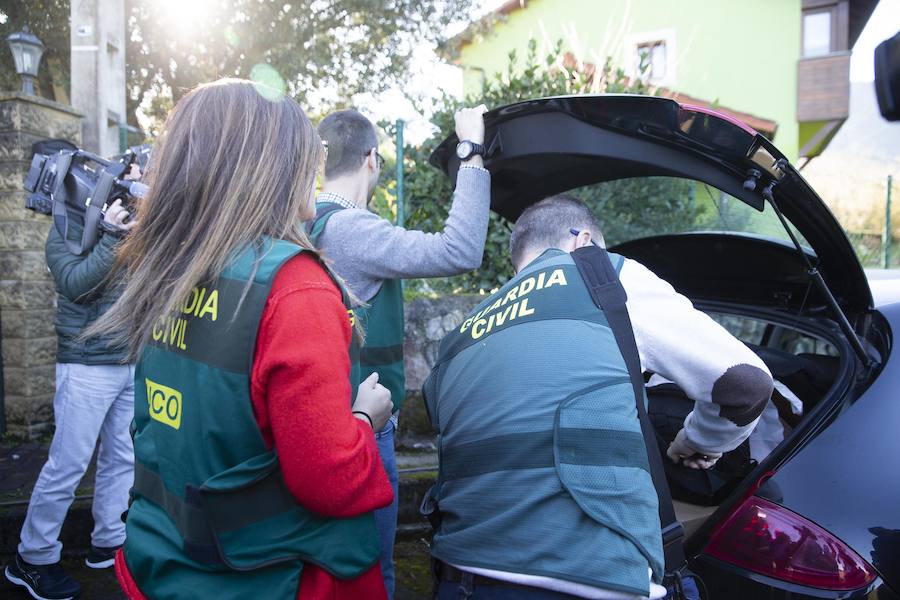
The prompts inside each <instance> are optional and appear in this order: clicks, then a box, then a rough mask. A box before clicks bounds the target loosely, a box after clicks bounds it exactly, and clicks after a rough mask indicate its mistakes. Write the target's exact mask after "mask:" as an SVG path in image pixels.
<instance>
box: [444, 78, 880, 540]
mask: <svg viewBox="0 0 900 600" xmlns="http://www.w3.org/2000/svg"><path fill="white" fill-rule="evenodd" d="M485 128H486V137H485V145H486V148H487V151H486V154H485V166H486V168H488V170H490V172H491V180H492V183H491V186H492V187H491V207H492V209H493V210H494V211H495V212H496V213H498V214H499V215H501V216H502V217H505V218H507V219H509V220H510V221H515V220H516V219H517V218H518V216H519V215H520V214H521V213H522V211H523V210H525V209H526V208H527V207H528V206H530V205H531V204H533V203H535V202H537V201H539V200H541V199H543V198H545V197H547V196H550V195H554V194H558V193H563V192H566V193H572V194H574V195H576V196H577V197H579V198H581V199H583V200H585V201H588V203H589V204H590V205H592V206H594V207H596V210H597V214H598V216H599V217H600V220H601V224H602V227H603V229H604V231H603V234H604V236H605V237H606V242H607V245H608V246H609V248H610V250H611V251H613V252H617V253H619V254H623V255H625V256H627V257H630V258H633V259H635V260H637V261H639V262H641V263H643V264H644V265H645V266H647V267H648V268H649V269H651V270H652V271H654V272H655V273H656V274H657V275H659V276H660V277H661V278H663V279H665V280H667V281H668V282H669V283H671V284H672V285H673V286H674V287H675V288H676V290H678V291H680V292H681V293H682V294H684V295H685V296H687V297H688V298H690V299H691V300H692V301H693V302H694V304H695V306H696V307H697V308H699V309H700V310H704V311H706V312H707V313H709V314H711V316H713V318H714V319H716V320H717V321H719V322H720V323H721V324H722V325H723V326H724V327H725V328H726V329H728V330H729V331H731V333H732V334H734V335H735V336H736V337H737V338H738V339H741V340H742V341H744V342H745V343H747V344H748V345H749V346H750V347H751V348H753V349H754V351H756V352H757V354H758V355H759V356H760V357H761V358H762V359H763V361H764V362H765V363H766V364H767V365H768V366H769V369H770V370H771V371H772V373H773V375H774V377H775V379H776V380H778V381H779V383H780V384H782V385H783V386H784V388H785V389H786V390H788V393H790V394H791V395H793V396H794V397H795V399H796V400H797V401H798V402H799V404H800V411H799V412H800V413H801V414H793V413H791V412H790V410H788V412H785V411H784V410H783V407H782V409H781V410H776V414H775V415H774V421H773V422H774V424H775V426H774V429H773V428H770V431H773V430H774V431H776V433H777V428H778V427H781V436H782V437H783V440H781V441H780V443H779V441H778V440H777V439H776V440H775V443H774V444H773V443H771V442H772V440H770V443H769V445H768V447H767V448H766V451H765V455H761V454H759V453H757V456H756V459H757V460H758V462H754V463H750V464H747V465H744V468H742V469H739V470H738V472H737V473H736V474H732V476H731V478H730V479H729V481H728V482H727V485H726V486H724V487H720V488H717V489H715V490H712V492H711V493H710V494H707V495H706V496H703V495H700V496H698V495H696V494H694V495H691V494H684V493H682V492H683V491H684V490H681V491H679V490H678V487H679V486H678V485H677V484H678V481H677V478H678V477H682V476H684V474H681V475H679V474H678V473H676V472H675V471H673V470H670V471H669V472H668V473H667V479H668V481H669V483H670V487H672V488H673V496H674V499H675V508H676V511H677V516H678V518H679V520H680V521H681V522H682V524H683V526H684V529H685V531H686V534H687V535H686V536H685V548H686V550H687V553H688V555H689V556H696V555H697V554H699V553H700V551H701V550H702V547H703V543H704V541H705V540H706V539H708V537H709V533H710V529H711V528H712V527H713V526H714V525H715V524H716V523H717V522H720V521H722V520H723V519H724V518H725V517H726V516H727V514H728V511H729V510H731V509H732V508H733V507H734V506H735V505H736V504H738V503H739V502H740V501H741V500H742V499H743V498H744V497H746V496H747V495H748V494H752V493H754V492H755V491H757V488H758V487H759V484H760V483H761V481H762V480H763V479H765V477H766V476H767V475H768V474H770V471H774V470H778V469H782V468H783V467H784V465H785V464H786V463H788V462H789V460H790V459H792V458H793V457H794V456H795V455H796V454H797V453H798V452H802V448H803V447H804V445H806V444H808V443H809V441H810V440H813V439H814V438H815V437H816V436H817V435H819V434H820V433H821V432H822V431H823V430H824V429H825V427H827V426H828V423H829V422H830V421H831V420H833V419H834V418H835V416H836V413H837V412H838V411H839V409H840V405H841V404H842V403H846V401H847V399H848V398H849V397H850V396H851V395H852V394H851V393H850V391H851V389H852V390H853V393H854V394H855V393H857V392H858V390H859V389H860V388H861V387H864V385H865V384H866V383H867V381H868V380H869V379H871V378H869V379H867V380H866V381H862V379H861V378H859V377H857V375H858V374H859V373H861V372H862V371H864V370H865V369H867V368H868V367H869V366H870V364H871V363H872V362H873V359H874V360H875V361H877V358H878V357H877V356H874V354H877V352H874V351H873V349H872V346H871V345H869V344H861V343H860V342H859V338H862V339H863V340H865V339H866V338H867V336H869V335H870V334H871V332H872V326H871V325H872V308H873V302H872V296H871V293H870V290H869V286H868V283H867V281H866V277H865V274H864V272H863V270H862V267H861V266H860V264H859V261H858V259H857V258H856V255H855V253H854V251H853V248H852V246H851V244H850V242H849V240H848V239H847V237H846V235H845V234H844V232H843V229H842V228H841V227H840V225H839V224H838V223H837V221H836V220H835V219H834V217H833V215H832V214H831V213H830V211H829V210H828V208H827V207H826V206H825V205H824V203H823V202H822V200H821V199H820V198H819V197H818V196H817V195H816V193H815V192H814V191H813V190H812V188H810V186H809V185H808V184H807V183H806V182H805V181H804V180H803V178H802V176H801V175H800V174H799V173H798V172H797V170H796V169H795V168H794V167H793V166H791V165H790V164H789V162H788V161H787V160H786V158H785V157H784V155H783V154H781V153H780V152H779V151H778V150H777V149H776V148H775V147H774V146H773V145H772V144H771V143H770V142H769V141H768V140H767V139H765V138H764V137H763V136H761V135H760V134H758V133H757V132H755V131H753V130H752V129H750V128H749V127H747V126H746V125H744V124H742V123H740V122H737V121H735V120H734V119H731V118H729V117H726V116H724V115H720V114H717V113H715V112H713V111H710V110H708V109H700V108H697V107H690V106H682V105H679V104H678V103H677V102H675V101H673V100H669V99H664V98H652V97H642V96H625V95H602V96H571V97H556V98H542V99H537V100H530V101H525V102H520V103H517V104H513V105H510V106H505V107H502V108H499V109H496V110H493V111H491V112H489V113H487V115H486V116H485ZM457 142H458V140H457V139H456V137H455V136H450V137H449V138H448V139H447V140H445V141H444V143H442V144H441V145H440V146H439V147H438V149H437V150H436V151H435V152H434V154H433V155H432V157H431V160H432V163H433V164H434V165H435V166H437V167H439V168H441V169H442V170H444V172H445V173H447V175H448V176H449V177H450V178H451V179H455V177H456V172H457V170H458V165H459V161H458V159H457V158H456V156H455V154H454V152H453V149H454V148H455V146H456V143H457ZM660 179H661V180H663V182H662V184H660V183H659V181H657V180H660ZM640 180H644V181H646V182H647V185H646V186H644V187H643V188H641V187H640V186H638V187H632V188H631V192H633V193H632V194H631V195H630V196H629V195H628V194H625V193H624V192H623V190H626V189H627V188H628V185H629V182H632V181H640ZM673 182H688V183H687V184H683V185H681V186H680V187H679V185H678V184H673ZM604 186H606V187H608V188H609V189H605V188H604ZM672 189H678V190H679V191H678V192H677V193H674V194H673V193H671V190H672ZM642 190H643V191H642ZM699 200H704V201H706V202H707V205H708V208H707V209H697V207H696V206H695V205H694V202H695V201H699ZM735 207H738V208H740V209H741V210H742V211H743V212H744V213H750V214H740V215H738V216H739V217H740V218H732V217H734V216H735V210H734V209H735ZM629 208H631V209H633V213H634V215H635V216H634V217H633V218H632V217H630V216H629V215H628V214H627V209H629ZM670 213H672V214H689V216H690V218H691V219H693V220H692V221H691V222H692V226H691V227H689V228H683V227H682V228H679V227H673V226H672V223H671V219H668V218H667V217H668V216H669V214H670ZM604 219H606V220H604ZM766 219H768V225H766V227H763V228H754V227H753V226H754V225H757V224H759V223H761V222H762V221H765V220H766ZM642 224H643V225H644V227H640V225H642ZM710 224H712V226H709V225H710ZM773 224H774V225H773ZM634 225H637V227H634ZM872 372H873V371H872V370H869V373H872ZM651 396H652V394H651ZM688 410H689V409H688ZM677 418H678V417H676V419H677ZM681 418H682V420H681V422H683V417H681ZM660 430H661V427H657V433H660V434H661V435H662V432H661V431H660ZM660 445H661V446H662V448H665V447H666V446H667V444H666V443H665V440H663V441H661V443H660ZM720 462H723V461H720ZM695 491H696V490H695ZM775 501H777V500H775ZM786 506H788V507H789V508H790V503H786ZM866 543H868V542H866ZM864 549H865V548H864V544H863V545H860V546H859V550H858V551H859V552H863V551H864Z"/></svg>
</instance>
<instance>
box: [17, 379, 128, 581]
mask: <svg viewBox="0 0 900 600" xmlns="http://www.w3.org/2000/svg"><path fill="white" fill-rule="evenodd" d="M132 418H134V365H82V364H77V363H57V364H56V396H54V398H53V420H54V422H55V423H56V431H55V432H54V433H53V442H52V443H51V444H50V454H49V456H48V457H47V462H46V463H44V467H43V468H42V469H41V474H40V475H39V476H38V480H37V483H35V484H34V491H32V492H31V500H30V501H29V503H28V513H27V515H26V516H25V523H24V524H23V525H22V534H21V538H20V541H19V548H18V550H19V554H21V555H22V558H23V559H24V560H25V561H26V562H29V563H31V564H33V565H49V564H53V563H57V562H59V558H60V553H61V552H62V544H61V543H60V541H59V532H60V530H61V529H62V525H63V521H64V520H65V518H66V513H67V512H68V510H69V506H70V505H71V504H72V500H73V499H74V498H75V489H76V488H77V487H78V483H79V482H80V481H81V478H82V477H83V476H84V472H85V470H87V467H88V464H89V463H90V462H91V456H93V454H94V447H95V446H96V445H97V440H98V439H99V440H100V450H99V451H98V453H97V474H96V475H95V476H94V502H93V505H92V512H93V515H94V530H93V531H92V532H91V543H92V544H93V545H95V546H100V547H102V548H109V547H112V546H118V545H120V544H122V542H124V541H125V523H123V522H122V519H121V516H122V513H123V512H125V510H126V509H127V508H128V490H129V489H131V485H132V482H133V480H134V449H133V448H132V445H131V435H129V433H128V426H129V425H130V424H131V419H132Z"/></svg>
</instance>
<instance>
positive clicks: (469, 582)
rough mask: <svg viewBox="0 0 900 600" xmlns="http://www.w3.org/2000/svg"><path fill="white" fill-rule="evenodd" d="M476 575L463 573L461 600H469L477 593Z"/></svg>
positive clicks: (460, 585) (460, 583) (460, 579)
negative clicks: (475, 587) (475, 586)
mask: <svg viewBox="0 0 900 600" xmlns="http://www.w3.org/2000/svg"><path fill="white" fill-rule="evenodd" d="M474 580H475V575H473V574H472V573H469V572H468V571H462V572H461V577H460V578H459V600H469V598H471V597H472V594H474V593H475V590H474V586H473V582H474Z"/></svg>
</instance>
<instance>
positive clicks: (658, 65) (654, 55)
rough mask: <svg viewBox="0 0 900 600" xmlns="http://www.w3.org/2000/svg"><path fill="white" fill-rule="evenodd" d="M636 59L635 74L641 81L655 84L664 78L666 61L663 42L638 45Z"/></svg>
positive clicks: (664, 43)
mask: <svg viewBox="0 0 900 600" xmlns="http://www.w3.org/2000/svg"><path fill="white" fill-rule="evenodd" d="M636 59H637V64H635V66H634V67H635V72H636V73H638V76H639V77H640V78H641V79H644V80H649V81H652V82H654V83H657V82H660V81H663V80H664V79H665V78H666V68H667V66H668V59H667V54H666V42H665V41H664V40H657V41H654V42H644V43H642V44H638V46H637V53H636Z"/></svg>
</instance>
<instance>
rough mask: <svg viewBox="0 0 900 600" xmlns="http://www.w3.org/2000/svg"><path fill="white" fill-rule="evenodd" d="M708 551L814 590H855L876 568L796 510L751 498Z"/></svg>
mask: <svg viewBox="0 0 900 600" xmlns="http://www.w3.org/2000/svg"><path fill="white" fill-rule="evenodd" d="M704 552H705V553H706V554H708V555H710V556H713V557H715V558H718V559H719V560H723V561H725V562H729V563H731V564H734V565H738V566H740V567H744V568H745V569H749V570H751V571H754V572H756V573H761V574H763V575H768V576H769V577H774V578H775V579H781V580H784V581H789V582H791V583H796V584H800V585H805V586H809V587H814V588H823V589H827V590H855V589H859V588H861V587H865V586H867V585H869V584H870V583H872V581H873V580H874V579H875V572H874V571H873V570H872V567H870V566H869V565H868V564H867V563H866V562H865V561H864V560H863V559H862V558H860V556H859V555H858V554H856V553H855V552H854V551H853V550H851V549H850V547H849V546H847V545H846V544H845V543H844V542H842V541H841V540H839V539H838V538H836V537H834V536H833V535H831V534H830V533H828V532H827V531H825V530H824V529H822V528H821V527H819V526H818V525H816V524H815V523H812V522H811V521H807V520H806V519H804V518H803V517H801V516H800V515H798V514H797V513H794V512H791V511H790V510H788V509H786V508H784V507H783V506H779V505H777V504H774V503H772V502H769V501H768V500H764V499H762V498H759V497H758V496H750V497H749V498H747V499H746V500H744V502H743V503H742V504H741V505H740V506H739V507H738V509H737V510H736V511H735V512H734V513H733V514H732V515H731V516H730V517H728V519H727V520H726V521H725V522H724V523H723V524H722V525H721V526H720V527H719V528H718V529H717V530H716V531H715V533H713V535H712V538H711V539H710V541H709V544H708V545H707V546H706V549H705V550H704Z"/></svg>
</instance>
